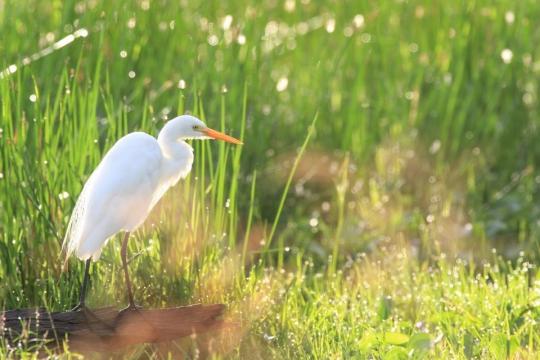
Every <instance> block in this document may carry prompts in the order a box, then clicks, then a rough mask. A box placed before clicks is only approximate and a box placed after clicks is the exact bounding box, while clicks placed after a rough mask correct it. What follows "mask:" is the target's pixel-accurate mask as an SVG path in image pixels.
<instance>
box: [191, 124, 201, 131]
mask: <svg viewBox="0 0 540 360" xmlns="http://www.w3.org/2000/svg"><path fill="white" fill-rule="evenodd" d="M200 129H201V127H200V126H199V125H193V130H195V131H198V130H200Z"/></svg>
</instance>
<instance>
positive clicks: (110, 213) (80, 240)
mask: <svg viewBox="0 0 540 360" xmlns="http://www.w3.org/2000/svg"><path fill="white" fill-rule="evenodd" d="M161 166H162V154H161V150H160V147H159V144H158V143H157V141H156V140H155V139H154V138H153V137H151V136H150V135H147V134H144V133H132V134H129V135H127V136H125V137H123V138H122V139H120V140H119V141H118V142H117V143H116V144H115V145H114V146H113V147H112V148H111V149H110V150H109V152H108V153H107V154H106V155H105V157H104V158H103V160H102V161H101V163H100V164H99V165H98V167H97V168H96V169H95V170H94V172H93V173H92V175H91V176H90V178H89V179H88V181H87V182H86V184H85V185H84V188H83V190H82V192H81V195H80V196H79V199H78V200H77V203H76V205H75V209H74V211H73V214H72V216H71V220H70V223H69V225H68V231H67V234H66V237H65V239H64V248H65V249H66V253H67V255H70V254H71V253H72V252H75V253H76V255H77V256H78V257H79V258H81V259H87V258H89V257H90V256H93V257H94V259H96V255H97V257H99V254H100V253H101V248H102V246H103V245H104V243H105V242H106V240H107V239H108V238H109V237H111V236H112V235H114V234H116V233H117V232H119V231H121V230H128V231H132V230H134V229H135V228H136V227H138V226H139V225H140V224H141V223H142V222H143V221H144V219H145V218H146V216H147V215H148V212H149V211H150V210H151V206H152V202H153V199H154V196H155V195H154V193H155V191H156V190H157V189H158V188H159V187H160V183H159V181H160V171H161Z"/></svg>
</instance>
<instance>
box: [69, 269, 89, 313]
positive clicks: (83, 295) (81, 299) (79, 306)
mask: <svg viewBox="0 0 540 360" xmlns="http://www.w3.org/2000/svg"><path fill="white" fill-rule="evenodd" d="M91 261H92V258H88V260H86V264H85V266H84V277H83V282H82V285H81V291H80V295H79V304H77V306H75V307H74V308H73V309H72V310H71V311H77V310H80V309H83V308H85V307H86V305H85V301H86V288H87V287H88V280H89V278H90V262H91Z"/></svg>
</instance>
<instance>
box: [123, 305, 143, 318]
mask: <svg viewBox="0 0 540 360" xmlns="http://www.w3.org/2000/svg"><path fill="white" fill-rule="evenodd" d="M142 308H143V307H142V306H139V305H136V304H135V303H131V304H129V305H128V306H126V307H125V308H123V309H122V310H120V311H119V312H118V315H122V314H123V313H126V312H130V311H139V310H142Z"/></svg>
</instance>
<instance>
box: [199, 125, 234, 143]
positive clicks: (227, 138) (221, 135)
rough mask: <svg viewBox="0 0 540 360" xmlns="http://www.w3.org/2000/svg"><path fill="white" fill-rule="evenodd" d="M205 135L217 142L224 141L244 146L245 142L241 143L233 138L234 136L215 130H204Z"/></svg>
mask: <svg viewBox="0 0 540 360" xmlns="http://www.w3.org/2000/svg"><path fill="white" fill-rule="evenodd" d="M202 132H203V134H205V135H206V136H208V137H211V138H212V139H216V140H223V141H226V142H229V143H232V144H237V145H242V144H243V142H241V141H240V140H238V139H235V138H233V137H232V136H229V135H227V134H224V133H222V132H219V131H216V130H214V129H210V128H206V129H203V130H202Z"/></svg>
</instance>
